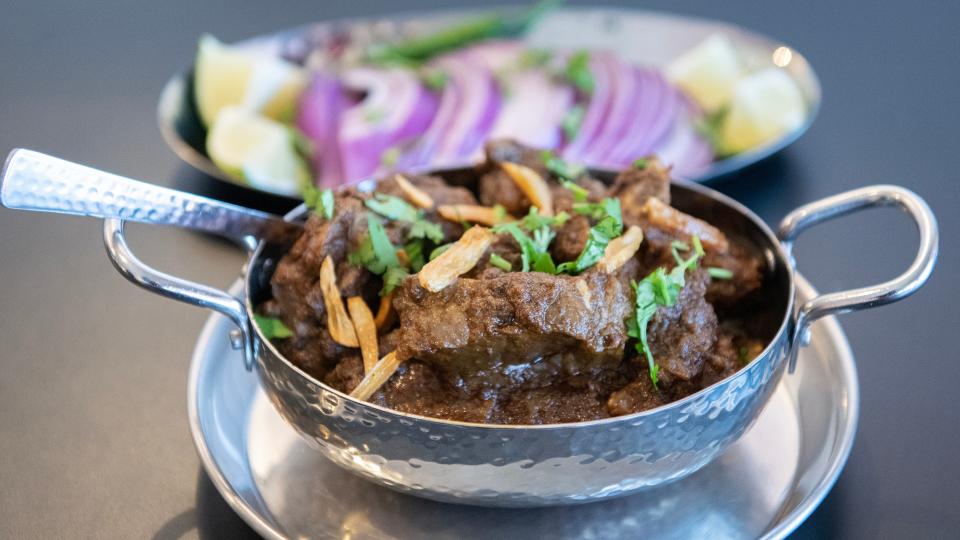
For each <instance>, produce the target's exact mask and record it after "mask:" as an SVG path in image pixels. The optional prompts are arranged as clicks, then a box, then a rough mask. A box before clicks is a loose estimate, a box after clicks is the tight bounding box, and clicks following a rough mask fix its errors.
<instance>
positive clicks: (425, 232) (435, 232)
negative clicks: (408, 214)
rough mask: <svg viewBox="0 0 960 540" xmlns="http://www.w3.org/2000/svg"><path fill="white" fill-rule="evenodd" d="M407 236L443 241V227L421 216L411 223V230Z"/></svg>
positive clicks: (437, 241)
mask: <svg viewBox="0 0 960 540" xmlns="http://www.w3.org/2000/svg"><path fill="white" fill-rule="evenodd" d="M407 238H409V239H411V240H416V239H427V240H431V241H433V242H434V243H440V242H442V241H443V227H441V226H440V225H439V224H437V223H434V222H432V221H427V220H426V219H423V217H420V218H419V219H417V221H414V222H413V225H411V227H410V231H409V232H408V233H407Z"/></svg>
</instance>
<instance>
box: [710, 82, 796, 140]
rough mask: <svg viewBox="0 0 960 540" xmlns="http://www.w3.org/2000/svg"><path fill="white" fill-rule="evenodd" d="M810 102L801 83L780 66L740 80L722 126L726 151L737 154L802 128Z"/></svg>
mask: <svg viewBox="0 0 960 540" xmlns="http://www.w3.org/2000/svg"><path fill="white" fill-rule="evenodd" d="M806 109H807V106H806V102H805V101H804V99H803V95H802V94H801V93H800V89H799V88H798V87H797V84H796V83H795V82H794V81H793V79H791V78H790V76H789V75H788V74H787V73H786V72H784V71H783V70H782V69H780V68H768V69H764V70H761V71H758V72H756V73H752V74H750V75H748V76H747V77H744V78H743V79H741V80H740V82H739V83H737V86H736V89H735V90H734V93H733V97H732V99H731V100H730V109H729V111H728V112H727V115H726V118H725V119H724V120H723V123H722V124H721V126H720V141H721V145H722V150H723V151H724V152H725V153H729V154H734V153H737V152H742V151H744V150H749V149H750V148H754V147H756V146H760V145H762V144H764V143H768V142H771V141H774V140H776V139H777V138H779V137H780V136H782V135H783V134H785V133H789V132H791V131H793V130H795V129H797V128H799V127H800V126H801V125H802V124H803V122H804V120H805V119H806Z"/></svg>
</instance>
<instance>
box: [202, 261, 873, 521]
mask: <svg viewBox="0 0 960 540" xmlns="http://www.w3.org/2000/svg"><path fill="white" fill-rule="evenodd" d="M796 285H797V291H798V293H799V295H800V296H801V297H803V298H813V297H814V296H816V295H817V292H816V290H815V289H814V288H813V287H812V286H811V285H810V284H809V283H808V282H807V281H806V280H805V279H804V278H803V277H802V276H800V275H796ZM241 286H242V285H241V282H240V281H238V282H236V283H235V284H234V286H233V287H232V288H231V292H233V293H237V292H239V290H240V288H241ZM216 317H217V316H216V315H211V316H210V318H208V319H207V321H206V323H205V324H204V327H203V330H202V331H201V333H200V336H199V338H198V340H197V345H196V347H195V348H194V351H193V355H192V359H191V365H190V372H189V378H188V384H187V411H188V419H189V423H190V433H191V436H192V437H193V441H194V445H195V447H196V449H197V454H198V455H199V457H200V461H201V463H202V464H203V467H204V469H205V470H206V472H207V474H208V476H209V477H210V480H211V481H212V482H213V484H214V486H215V487H216V488H217V491H219V492H220V494H221V495H222V496H223V497H224V499H225V500H226V501H227V504H228V505H230V507H231V508H232V509H233V510H234V511H235V512H236V513H237V514H238V515H239V516H240V517H241V518H242V519H243V520H244V521H245V522H246V523H247V524H248V525H250V527H251V528H253V529H254V530H255V531H256V532H257V533H258V534H260V535H262V536H263V537H265V538H270V539H277V540H282V539H285V538H286V535H285V534H284V533H283V531H282V530H281V528H280V526H279V525H278V524H276V523H274V522H273V521H272V518H271V516H265V515H263V514H261V513H259V512H257V510H256V509H254V508H252V507H251V506H250V505H249V504H247V502H246V500H245V499H244V498H243V497H242V496H241V495H240V494H238V493H237V491H236V490H235V489H234V486H233V485H231V483H230V481H229V480H228V478H227V477H226V475H225V474H224V472H223V471H222V470H221V468H220V465H219V464H218V463H217V461H216V459H215V458H214V456H213V454H212V453H211V450H210V448H209V447H208V445H207V441H206V438H205V434H204V431H203V426H202V425H201V419H200V414H199V410H198V407H199V402H200V400H201V398H202V396H201V395H200V394H199V392H200V388H201V386H200V382H201V379H200V377H201V375H202V372H201V368H202V367H203V351H204V350H205V348H206V347H207V344H208V343H209V342H210V341H211V339H212V338H213V335H214V332H215V330H216V326H217V319H216ZM817 326H818V327H819V329H820V330H821V331H823V332H824V333H825V334H826V335H827V336H829V341H831V342H832V343H833V344H834V348H835V349H836V350H837V351H838V352H839V355H838V356H837V357H836V358H834V359H833V360H832V361H833V362H836V363H837V365H838V366H839V367H840V369H839V373H840V374H841V379H842V380H843V382H844V384H843V388H844V389H845V392H846V396H845V398H846V399H845V402H846V414H845V415H844V417H843V420H844V425H843V426H842V428H841V429H838V431H837V438H836V442H835V444H834V448H833V451H832V452H831V456H830V464H829V466H828V468H827V469H826V472H825V473H824V474H823V475H822V476H821V477H820V479H819V480H818V481H817V484H816V487H815V488H814V489H812V490H811V491H810V493H809V494H808V495H807V496H806V497H804V499H803V500H802V501H800V502H799V503H797V504H796V505H794V506H792V507H789V508H784V510H783V513H782V515H780V516H778V517H777V519H776V520H775V521H774V522H772V523H771V524H770V528H769V530H768V531H767V533H766V534H765V535H764V536H763V538H765V539H772V538H784V537H786V536H787V535H789V534H790V533H791V532H793V531H794V530H795V529H796V528H797V527H798V526H799V525H800V524H801V523H803V522H804V521H805V520H806V519H807V517H809V516H810V514H811V513H812V512H813V511H814V510H815V509H816V508H817V506H818V505H819V504H820V503H821V502H822V501H823V499H824V497H826V495H827V493H829V491H830V489H831V488H832V487H833V485H834V484H835V483H836V481H837V478H838V477H839V475H840V472H841V471H842V470H843V467H844V465H845V464H846V462H847V458H848V457H849V455H850V451H851V449H852V448H853V442H854V437H855V434H856V430H857V423H858V419H859V414H860V389H859V382H858V379H857V369H856V364H855V362H854V357H853V353H852V351H851V350H850V345H849V343H848V342H847V339H846V336H845V335H844V333H843V330H842V329H841V327H840V325H839V323H838V322H837V320H836V318H835V317H827V318H825V319H823V320H822V321H820V322H819V323H818V324H817ZM600 504H603V503H600Z"/></svg>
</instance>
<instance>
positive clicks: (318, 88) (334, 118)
mask: <svg viewBox="0 0 960 540" xmlns="http://www.w3.org/2000/svg"><path fill="white" fill-rule="evenodd" d="M349 104H350V102H349V100H348V98H347V96H346V94H345V93H344V91H343V86H342V85H341V84H340V81H338V80H337V79H335V78H334V77H332V76H330V75H326V74H323V73H317V74H315V75H314V76H313V79H312V80H311V81H310V84H309V85H308V86H307V89H306V90H305V91H304V93H303V95H302V97H301V98H300V104H299V108H298V111H297V127H298V128H299V129H300V131H301V132H302V133H303V134H304V136H306V137H307V138H308V139H310V141H311V142H312V143H313V147H314V155H313V165H314V171H315V172H316V178H315V183H316V184H317V185H320V186H324V187H335V186H338V185H340V183H341V182H342V179H343V169H342V167H341V161H340V151H339V149H338V147H337V133H338V131H339V128H340V117H341V114H342V112H343V111H344V110H345V109H346V108H347V107H348V106H349Z"/></svg>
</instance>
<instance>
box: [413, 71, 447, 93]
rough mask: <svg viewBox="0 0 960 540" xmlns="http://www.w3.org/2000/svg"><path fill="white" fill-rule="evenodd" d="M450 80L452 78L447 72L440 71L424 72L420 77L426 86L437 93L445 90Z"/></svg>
mask: <svg viewBox="0 0 960 540" xmlns="http://www.w3.org/2000/svg"><path fill="white" fill-rule="evenodd" d="M449 78H450V76H449V75H447V72H445V71H441V70H439V69H432V70H427V71H424V72H423V74H422V75H421V76H420V80H422V81H423V84H424V86H426V87H427V88H429V89H430V90H435V91H440V90H443V87H444V86H446V85H447V80H449Z"/></svg>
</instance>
